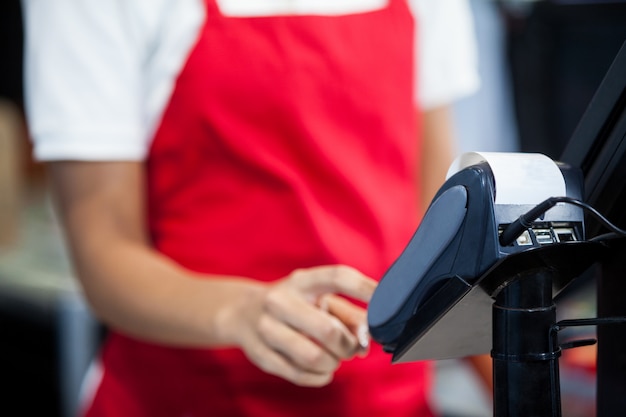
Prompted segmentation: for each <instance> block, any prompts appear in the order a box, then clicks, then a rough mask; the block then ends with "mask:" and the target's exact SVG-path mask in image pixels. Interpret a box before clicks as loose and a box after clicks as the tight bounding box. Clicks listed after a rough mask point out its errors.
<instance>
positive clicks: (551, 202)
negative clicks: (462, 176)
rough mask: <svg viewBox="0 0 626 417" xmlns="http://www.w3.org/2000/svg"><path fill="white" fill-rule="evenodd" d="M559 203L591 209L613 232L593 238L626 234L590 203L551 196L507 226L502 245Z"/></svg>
mask: <svg viewBox="0 0 626 417" xmlns="http://www.w3.org/2000/svg"><path fill="white" fill-rule="evenodd" d="M557 203H567V204H573V205H575V206H578V207H581V208H583V209H585V210H587V211H589V213H591V215H593V217H595V218H596V219H597V220H598V221H600V223H602V225H604V226H605V227H606V228H607V229H609V230H610V231H611V232H612V233H608V234H604V235H601V236H597V237H596V238H594V239H592V240H600V238H601V239H610V238H616V237H625V236H626V230H622V229H620V228H619V227H617V226H615V225H614V224H613V223H611V222H610V221H609V220H608V219H607V218H606V217H604V216H603V215H602V214H601V213H600V212H598V210H596V209H595V208H593V207H592V206H590V205H589V204H587V203H584V202H582V201H580V200H576V199H575V198H571V197H550V198H548V199H546V200H544V201H542V202H541V203H539V204H537V205H536V206H535V207H533V208H532V209H530V210H528V211H527V212H526V213H524V214H522V215H521V216H519V217H518V218H517V220H515V221H514V222H513V223H511V224H510V225H509V226H507V228H506V229H504V231H503V232H502V234H501V235H500V244H501V245H502V246H508V245H510V244H511V243H513V241H514V240H515V239H517V238H518V237H519V236H520V235H521V234H522V233H523V232H524V231H525V230H526V229H528V228H530V227H531V226H532V222H533V221H534V220H535V219H537V218H538V217H539V216H541V215H542V214H544V213H545V212H546V211H548V210H550V209H551V208H552V207H554V206H555V205H556V204H557Z"/></svg>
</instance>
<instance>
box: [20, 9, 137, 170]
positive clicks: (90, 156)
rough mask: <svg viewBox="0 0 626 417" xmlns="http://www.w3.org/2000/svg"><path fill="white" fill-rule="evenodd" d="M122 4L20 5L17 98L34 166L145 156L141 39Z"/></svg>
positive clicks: (133, 158)
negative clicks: (20, 89) (21, 90)
mask: <svg viewBox="0 0 626 417" xmlns="http://www.w3.org/2000/svg"><path fill="white" fill-rule="evenodd" d="M125 2H126V3H131V2H129V1H128V0H107V1H99V0H82V1H79V0H54V1H47V0H24V2H23V4H24V17H25V73H24V77H25V96H26V112H27V118H28V123H29V129H30V135H31V137H32V140H33V144H34V156H35V158H36V159H38V160H59V159H65V160H72V159H78V160H95V159H97V160H120V159H121V160H138V159H141V158H143V156H144V154H145V141H146V140H147V138H146V132H145V128H144V124H143V123H142V113H141V91H140V90H141V82H140V81H141V80H140V69H141V61H142V59H143V55H142V53H141V50H142V49H143V48H142V42H144V41H145V38H144V37H142V36H140V35H139V34H138V33H137V32H136V31H135V32H133V31H132V28H133V25H132V23H133V22H131V21H130V20H131V19H132V16H131V12H130V9H129V7H128V6H127V5H125Z"/></svg>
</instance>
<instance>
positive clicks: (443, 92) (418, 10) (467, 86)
mask: <svg viewBox="0 0 626 417" xmlns="http://www.w3.org/2000/svg"><path fill="white" fill-rule="evenodd" d="M410 1H411V7H412V9H413V12H414V13H415V15H416V19H417V31H416V34H417V41H416V43H415V45H416V53H415V56H416V71H417V78H416V79H417V82H416V92H415V95H416V101H417V103H418V104H419V105H420V107H421V108H424V109H429V108H434V107H437V106H441V105H446V104H450V103H451V102H453V101H455V100H458V99H460V98H462V97H465V96H468V95H470V94H472V93H474V92H476V91H477V90H478V88H479V87H480V80H479V76H478V57H477V45H476V37H475V33H474V24H473V16H472V12H471V9H470V6H469V4H468V2H467V0H410Z"/></svg>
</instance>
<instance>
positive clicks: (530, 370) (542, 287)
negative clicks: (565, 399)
mask: <svg viewBox="0 0 626 417" xmlns="http://www.w3.org/2000/svg"><path fill="white" fill-rule="evenodd" d="M553 274H554V272H553V271H551V270H549V269H547V268H546V269H539V270H534V271H527V272H524V273H522V274H520V275H518V276H517V277H516V280H514V281H513V282H511V283H510V284H508V285H507V286H506V287H504V288H503V289H502V290H501V291H500V292H499V293H498V295H497V296H496V301H495V303H494V304H493V350H492V352H491V356H492V357H493V365H494V417H561V398H560V389H559V364H558V357H559V356H560V349H559V345H558V341H557V340H556V338H557V336H556V332H552V331H551V329H552V327H553V326H554V325H555V322H556V306H555V304H554V302H553V300H552V279H553Z"/></svg>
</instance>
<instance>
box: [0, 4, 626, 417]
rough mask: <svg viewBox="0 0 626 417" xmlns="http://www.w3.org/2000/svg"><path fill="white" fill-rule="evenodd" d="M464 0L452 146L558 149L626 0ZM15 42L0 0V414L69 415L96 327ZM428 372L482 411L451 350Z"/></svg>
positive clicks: (578, 415)
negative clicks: (470, 70)
mask: <svg viewBox="0 0 626 417" xmlns="http://www.w3.org/2000/svg"><path fill="white" fill-rule="evenodd" d="M433 1H436V0H433ZM470 2H471V6H472V10H473V12H474V17H475V26H476V36H477V39H478V44H479V58H480V64H479V65H480V73H481V77H482V88H481V90H480V91H479V92H478V94H476V95H474V96H472V97H469V98H467V99H464V100H463V101H461V102H459V103H458V105H457V106H456V107H455V121H456V130H457V134H458V137H459V151H460V152H462V151H470V150H471V151H474V150H480V151H524V152H541V153H544V154H546V155H548V156H550V157H552V158H554V159H558V158H559V156H560V153H561V150H562V149H563V147H564V146H565V144H566V143H567V141H568V139H569V137H570V136H571V134H572V132H573V131H574V129H575V127H576V124H577V123H578V120H579V119H580V117H581V115H582V114H583V112H584V110H585V108H586V106H587V104H588V103H589V101H590V99H591V97H592V95H593V93H594V92H595V89H596V88H597V86H598V85H599V83H600V81H601V80H602V78H603V76H604V74H605V72H606V70H607V69H608V67H609V66H610V64H611V62H612V60H613V58H614V57H615V55H616V53H617V51H618V50H619V48H620V46H621V45H622V44H623V43H624V41H625V40H626V1H624V0H622V1H617V0H614V1H592V0H569V1H568V0H560V1H557V0H552V1H547V0H537V1H529V0H515V1H514V0H507V1H505V0H502V1H495V0H470ZM22 44H23V36H22V18H21V9H20V1H19V0H3V1H2V2H0V415H7V416H11V415H23V416H31V415H43V416H50V417H56V416H59V417H73V416H74V415H75V412H76V404H77V398H78V395H79V387H80V382H81V380H82V378H83V376H84V373H85V371H86V369H87V366H88V364H89V362H90V360H91V358H92V357H93V355H94V352H96V350H97V348H98V346H99V343H100V341H101V339H102V335H103V332H104V330H103V329H102V327H101V326H100V325H99V324H98V322H97V321H96V320H94V318H93V317H92V316H91V314H90V312H89V309H88V308H87V307H86V306H85V304H84V302H83V299H82V296H81V293H80V288H78V286H77V285H76V282H75V281H74V279H73V275H72V271H71V268H70V265H69V262H68V258H67V254H66V252H65V249H64V246H63V238H62V235H61V233H60V230H59V227H58V225H57V222H56V219H55V217H54V214H53V211H52V207H51V202H50V196H49V193H48V189H47V185H46V177H45V172H44V170H43V168H42V166H40V165H38V164H36V163H34V162H33V161H32V159H31V157H30V145H29V141H28V131H27V129H26V125H25V119H24V112H23V104H24V102H23V85H22V76H21V73H22ZM594 291H595V285H594V278H593V273H592V272H589V273H588V274H585V275H584V276H583V277H581V278H579V279H578V280H577V281H576V282H575V283H574V285H573V286H572V287H571V288H569V289H568V290H566V292H565V294H563V295H562V296H561V297H560V298H561V303H560V305H559V315H560V316H561V317H560V318H579V317H593V316H595V313H596V311H595V293H594ZM586 331H587V332H589V331H590V330H588V329H587V330H586ZM591 331H592V332H593V330H591ZM570 336H571V337H580V336H581V335H580V334H572V335H570ZM583 336H584V337H593V336H594V334H593V333H591V334H589V333H586V334H584V335H583ZM560 366H561V390H562V404H563V416H564V417H582V416H585V417H593V416H594V414H595V413H594V404H595V351H594V349H593V347H591V348H579V349H576V350H573V351H569V352H567V354H566V355H564V356H563V358H562V359H561V362H560ZM437 369H438V377H437V384H436V390H435V393H434V396H435V397H434V401H435V403H436V406H437V407H438V408H439V410H440V411H441V413H442V415H444V416H445V417H484V416H490V415H491V414H492V412H491V403H490V401H491V399H490V396H489V393H486V392H484V390H483V389H482V388H481V387H480V385H479V384H478V382H477V380H476V379H475V376H474V375H473V374H472V373H471V371H470V370H469V368H468V367H467V366H466V364H465V363H464V362H463V361H462V360H456V359H455V360H445V361H439V362H438V363H437ZM390 415H392V412H390Z"/></svg>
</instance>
